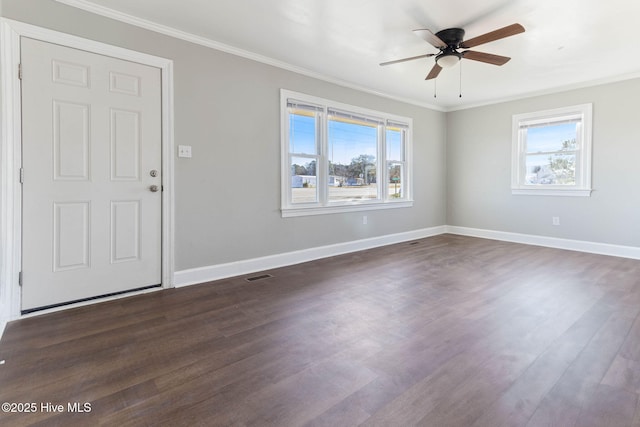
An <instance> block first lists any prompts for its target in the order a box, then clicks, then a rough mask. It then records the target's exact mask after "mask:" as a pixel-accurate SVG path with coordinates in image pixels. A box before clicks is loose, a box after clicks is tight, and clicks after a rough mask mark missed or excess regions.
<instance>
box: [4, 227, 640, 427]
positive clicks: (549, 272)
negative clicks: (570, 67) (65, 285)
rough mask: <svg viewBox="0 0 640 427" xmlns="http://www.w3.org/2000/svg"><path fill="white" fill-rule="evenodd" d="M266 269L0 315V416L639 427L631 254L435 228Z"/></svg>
mask: <svg viewBox="0 0 640 427" xmlns="http://www.w3.org/2000/svg"><path fill="white" fill-rule="evenodd" d="M266 273H269V274H271V275H273V277H271V278H265V279H262V280H257V281H254V282H248V281H246V280H245V277H238V278H232V279H228V280H221V281H218V282H212V283H206V284H202V285H197V286H191V287H187V288H182V289H172V290H165V291H159V292H155V293H151V294H146V295H140V296H134V297H130V298H124V299H119V300H115V301H110V302H105V303H101V304H97V305H91V306H86V307H81V308H76V309H70V310H66V311H61V312H57V313H53V314H47V315H42V316H37V317H32V318H27V319H22V320H19V321H15V322H12V323H10V324H9V325H8V326H7V329H6V331H5V334H4V336H3V338H2V341H1V342H0V360H2V359H4V360H5V361H6V362H5V363H4V364H3V365H0V402H10V403H16V404H20V403H22V404H24V403H36V405H37V410H36V412H35V413H31V414H25V413H21V414H18V413H4V412H3V413H0V425H3V426H14V425H16V426H18V425H32V424H33V425H43V426H44V425H46V426H52V425H60V426H69V425H92V426H93V425H117V426H130V425H134V426H135V425H149V426H160V425H167V426H181V425H185V426H192V425H203V426H212V425H221V426H262V425H269V426H287V427H288V426H301V425H306V426H355V425H366V426H411V425H423V426H438V427H440V426H474V427H476V426H491V427H497V426H580V427H584V426H607V427H608V426H631V425H638V426H640V401H639V399H638V396H639V393H640V317H639V316H638V314H639V313H640V261H636V260H630V259H621V258H614V257H607V256H598V255H592V254H585V253H577V252H570V251H562V250H555V249H549V248H542V247H534V246H525V245H519V244H513V243H506V242H498V241H490V240H483V239H476V238H469V237H461V236H453V235H442V236H436V237H432V238H427V239H422V240H418V241H415V242H409V243H403V244H398V245H392V246H386V247H382V248H378V249H373V250H369V251H365V252H359V253H354V254H349V255H342V256H338V257H333V258H328V259H323V260H319V261H314V262H310V263H305V264H301V265H298V266H293V267H286V268H280V269H275V270H270V271H268V272H266ZM85 402H87V403H89V404H90V408H87V407H83V406H80V407H82V408H83V409H85V410H86V409H90V412H86V411H85V412H82V413H70V412H69V408H68V404H69V403H71V404H72V405H73V404H74V403H79V404H80V405H82V404H83V403H85ZM47 403H51V404H53V405H60V404H61V405H63V413H58V412H47V408H53V409H55V406H53V407H47V406H46V404H47ZM43 404H44V405H45V407H44V408H43V407H42V405H43ZM78 407H79V406H76V408H78ZM58 409H59V408H58Z"/></svg>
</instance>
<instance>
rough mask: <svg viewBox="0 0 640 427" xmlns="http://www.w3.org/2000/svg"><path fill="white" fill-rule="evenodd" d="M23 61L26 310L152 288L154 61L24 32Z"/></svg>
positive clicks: (157, 227) (156, 265) (157, 125)
mask: <svg viewBox="0 0 640 427" xmlns="http://www.w3.org/2000/svg"><path fill="white" fill-rule="evenodd" d="M21 64H22V167H23V186H22V201H23V208H22V212H23V213H22V215H23V218H22V310H23V312H24V311H30V310H33V309H37V308H43V307H48V306H52V305H57V304H62V303H66V302H71V301H77V300H83V299H87V298H93V297H97V296H103V295H109V294H113V293H119V292H123V291H127V290H133V289H138V288H143V287H149V286H154V285H160V283H161V241H162V239H161V228H162V224H161V221H162V220H161V206H162V192H161V183H162V176H161V174H162V171H161V165H162V158H161V148H162V142H161V83H160V81H161V75H160V69H158V68H155V67H150V66H147V65H142V64H138V63H134V62H129V61H124V60H120V59H115V58H112V57H107V56H102V55H98V54H94V53H90V52H86V51H82V50H78V49H73V48H68V47H64V46H60V45H56V44H51V43H46V42H42V41H38V40H33V39H29V38H24V37H23V38H22V42H21ZM152 186H157V190H158V191H153V190H155V189H156V188H152Z"/></svg>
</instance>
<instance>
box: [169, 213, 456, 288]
mask: <svg viewBox="0 0 640 427" xmlns="http://www.w3.org/2000/svg"><path fill="white" fill-rule="evenodd" d="M445 231H446V226H444V225H443V226H438V227H431V228H424V229H421V230H415V231H407V232H404V233H397V234H388V235H384V236H380V237H372V238H369V239H362V240H355V241H352V242H345V243H337V244H335V245H327V246H320V247H316V248H309V249H304V250H301V251H295V252H287V253H282V254H277V255H270V256H266V257H261V258H253V259H248V260H243V261H235V262H230V263H226V264H218V265H211V266H207V267H200V268H192V269H188V270H182V271H176V273H175V284H176V287H182V286H188V285H195V284H198V283H204V282H210V281H212V280H219V279H224V278H227V277H235V276H241V275H244V274H249V273H255V272H257V271H264V270H270V269H273V268H279V267H286V266H289V265H294V264H299V263H302V262H307V261H313V260H316V259H320V258H327V257H331V256H336V255H342V254H346V253H350V252H357V251H363V250H366V249H372V248H377V247H379V246H386V245H392V244H395V243H402V242H407V241H410V240H415V239H423V238H425V237H431V236H437V235H439V234H443V233H445Z"/></svg>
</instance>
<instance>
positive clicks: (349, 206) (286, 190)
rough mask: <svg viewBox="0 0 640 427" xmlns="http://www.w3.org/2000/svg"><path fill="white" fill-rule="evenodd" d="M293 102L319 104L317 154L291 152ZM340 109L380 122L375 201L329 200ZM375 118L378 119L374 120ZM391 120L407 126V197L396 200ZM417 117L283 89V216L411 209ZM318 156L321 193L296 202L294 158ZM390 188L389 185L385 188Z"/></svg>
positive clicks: (318, 187)
mask: <svg viewBox="0 0 640 427" xmlns="http://www.w3.org/2000/svg"><path fill="white" fill-rule="evenodd" d="M289 101H296V103H297V102H299V104H302V105H312V106H314V107H317V111H316V112H315V116H316V122H317V124H316V132H317V135H316V139H317V141H316V145H317V147H316V150H317V152H316V153H295V154H294V153H291V152H290V150H289V148H290V146H289V139H290V137H289V117H290V113H289V104H290V103H289ZM333 111H340V112H343V113H344V114H348V115H354V116H360V117H366V118H371V120H375V122H376V123H377V131H376V132H377V141H376V150H377V159H376V161H377V163H378V166H377V168H376V176H377V177H378V178H379V179H377V180H376V182H377V193H378V194H379V198H377V199H375V200H353V201H344V202H342V201H340V202H332V201H329V197H328V193H327V186H326V184H327V182H328V177H327V173H326V172H327V170H328V152H327V150H328V145H329V142H328V140H327V138H328V135H327V124H328V121H329V118H330V116H331V113H332V112H333ZM374 118H375V119H374ZM389 122H392V123H396V124H398V123H401V124H402V125H403V126H406V129H405V131H406V132H405V138H404V142H403V144H402V146H403V153H404V155H403V161H402V163H403V165H404V168H403V171H404V172H403V173H404V177H403V181H404V196H405V197H404V198H402V199H392V198H389V197H388V187H387V185H385V184H386V183H387V182H388V169H387V158H386V156H387V153H386V145H385V144H386V139H385V138H386V135H385V129H386V126H387V124H388V123H389ZM412 129H413V119H412V118H410V117H403V116H398V115H396V114H391V113H386V112H384V111H378V110H372V109H368V108H364V107H359V106H356V105H350V104H344V103H341V102H337V101H333V100H330V99H326V98H320V97H317V96H313V95H307V94H305V93H300V92H294V91H291V90H288V89H280V153H281V154H280V174H281V175H280V189H281V190H280V191H281V202H280V210H281V215H282V217H283V218H287V217H294V216H306V215H323V214H333V213H339V212H357V211H369V210H376V209H396V208H409V207H412V206H413V194H412V188H413V186H412V179H413V159H412V155H413V134H412ZM294 156H295V157H300V158H309V159H316V161H317V166H316V169H317V175H316V176H317V195H316V202H309V203H293V202H292V200H291V189H292V184H291V169H290V168H291V159H292V157H294ZM385 187H386V188H385Z"/></svg>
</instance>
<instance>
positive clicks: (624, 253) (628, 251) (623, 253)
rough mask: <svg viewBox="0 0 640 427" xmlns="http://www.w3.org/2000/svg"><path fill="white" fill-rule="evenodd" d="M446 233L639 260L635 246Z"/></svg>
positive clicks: (458, 230) (459, 230) (462, 230)
mask: <svg viewBox="0 0 640 427" xmlns="http://www.w3.org/2000/svg"><path fill="white" fill-rule="evenodd" d="M446 229H447V233H451V234H458V235H461V236H470V237H481V238H483V239H491V240H502V241H505V242H513V243H524V244H526V245H535V246H545V247H549V248H556V249H566V250H570V251H578V252H588V253H593V254H598V255H609V256H617V257H621V258H632V259H640V248H639V247H636V246H622V245H611V244H608V243H597V242H587V241H584V240H571V239H561V238H557V237H546V236H536V235H533V234H520V233H509V232H506V231H495V230H483V229H479V228H469V227H457V226H452V225H448V226H446Z"/></svg>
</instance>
